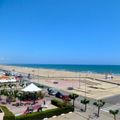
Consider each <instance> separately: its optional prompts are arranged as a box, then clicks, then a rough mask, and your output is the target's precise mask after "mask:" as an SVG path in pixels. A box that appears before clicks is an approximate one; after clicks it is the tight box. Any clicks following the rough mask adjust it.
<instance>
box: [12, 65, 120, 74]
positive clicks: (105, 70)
mask: <svg viewBox="0 0 120 120" xmlns="http://www.w3.org/2000/svg"><path fill="white" fill-rule="evenodd" d="M10 65H12V66H19V67H30V68H43V69H54V70H62V71H73V72H89V73H101V74H118V75H120V65H71V64H69V65H68V64H67V65H66V64H10Z"/></svg>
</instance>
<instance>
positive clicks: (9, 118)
mask: <svg viewBox="0 0 120 120" xmlns="http://www.w3.org/2000/svg"><path fill="white" fill-rule="evenodd" d="M0 107H1V109H2V110H3V111H4V114H5V115H4V119H3V120H15V116H14V114H13V113H12V112H10V111H9V110H8V109H7V107H5V106H0Z"/></svg>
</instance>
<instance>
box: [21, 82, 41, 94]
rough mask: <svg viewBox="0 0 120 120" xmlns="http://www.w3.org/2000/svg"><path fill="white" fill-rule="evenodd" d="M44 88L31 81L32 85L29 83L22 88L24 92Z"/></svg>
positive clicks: (37, 90)
mask: <svg viewBox="0 0 120 120" xmlns="http://www.w3.org/2000/svg"><path fill="white" fill-rule="evenodd" d="M41 90H42V89H40V88H39V87H37V86H36V85H35V84H33V83H31V84H30V85H28V86H27V87H26V88H24V89H22V91H24V92H39V91H41Z"/></svg>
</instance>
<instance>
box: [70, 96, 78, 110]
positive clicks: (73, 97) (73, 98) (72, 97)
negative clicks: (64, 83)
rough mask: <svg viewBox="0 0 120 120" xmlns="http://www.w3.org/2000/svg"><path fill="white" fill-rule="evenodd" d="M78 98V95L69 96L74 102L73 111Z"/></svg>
mask: <svg viewBox="0 0 120 120" xmlns="http://www.w3.org/2000/svg"><path fill="white" fill-rule="evenodd" d="M77 97H78V95H77V94H70V95H69V98H70V99H72V100H73V109H74V107H75V99H76V98H77Z"/></svg>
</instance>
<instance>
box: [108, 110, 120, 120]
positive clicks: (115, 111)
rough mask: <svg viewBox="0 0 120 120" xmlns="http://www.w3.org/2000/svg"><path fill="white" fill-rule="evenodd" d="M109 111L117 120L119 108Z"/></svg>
mask: <svg viewBox="0 0 120 120" xmlns="http://www.w3.org/2000/svg"><path fill="white" fill-rule="evenodd" d="M109 113H110V114H112V115H113V116H114V120H116V115H117V114H118V113H119V110H109Z"/></svg>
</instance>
